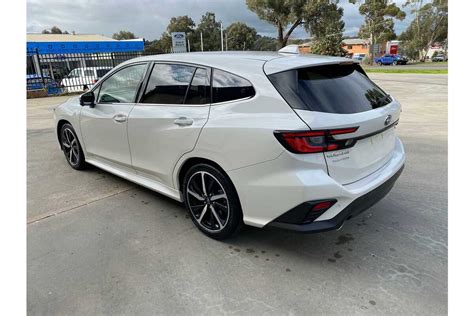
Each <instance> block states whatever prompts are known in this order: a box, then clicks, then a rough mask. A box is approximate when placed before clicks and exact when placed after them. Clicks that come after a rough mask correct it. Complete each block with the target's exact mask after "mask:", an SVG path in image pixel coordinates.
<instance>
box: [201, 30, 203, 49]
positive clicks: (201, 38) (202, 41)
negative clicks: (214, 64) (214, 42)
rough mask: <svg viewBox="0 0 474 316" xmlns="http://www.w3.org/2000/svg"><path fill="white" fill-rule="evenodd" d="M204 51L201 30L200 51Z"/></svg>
mask: <svg viewBox="0 0 474 316" xmlns="http://www.w3.org/2000/svg"><path fill="white" fill-rule="evenodd" d="M203 51H204V42H203V41H202V32H201V52H203Z"/></svg>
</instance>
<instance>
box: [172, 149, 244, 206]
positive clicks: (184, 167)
mask: <svg viewBox="0 0 474 316" xmlns="http://www.w3.org/2000/svg"><path fill="white" fill-rule="evenodd" d="M200 163H204V164H208V165H211V166H213V167H215V168H216V169H217V170H219V171H220V172H222V174H223V175H224V176H225V177H227V179H229V182H230V184H231V185H232V187H233V189H234V191H235V193H236V194H237V198H238V200H239V204H240V205H242V204H241V202H240V196H239V191H238V190H237V188H236V187H235V184H234V181H232V179H231V177H230V176H229V174H228V173H227V172H226V171H225V170H224V168H222V167H221V166H220V165H219V164H218V163H217V162H215V161H214V160H211V159H208V158H203V157H189V158H187V159H186V160H185V161H184V162H183V163H181V165H180V166H179V169H178V172H177V179H176V180H177V184H178V191H179V192H181V194H184V193H183V191H182V186H183V181H184V177H185V175H186V172H187V171H188V170H189V169H190V168H191V167H192V166H195V165H197V164H200ZM242 212H244V210H242Z"/></svg>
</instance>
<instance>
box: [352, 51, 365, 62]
mask: <svg viewBox="0 0 474 316" xmlns="http://www.w3.org/2000/svg"><path fill="white" fill-rule="evenodd" d="M365 56H366V54H362V53H356V54H354V55H353V56H352V59H354V60H359V61H362V60H364V58H365Z"/></svg>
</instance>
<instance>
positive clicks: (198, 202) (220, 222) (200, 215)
mask: <svg viewBox="0 0 474 316" xmlns="http://www.w3.org/2000/svg"><path fill="white" fill-rule="evenodd" d="M186 195H187V196H186V197H187V199H186V200H187V203H188V206H189V209H190V211H191V214H192V216H193V217H194V219H195V220H196V222H197V223H198V224H199V225H200V226H201V227H202V228H204V229H205V230H207V231H209V232H213V233H215V232H219V231H221V230H222V229H224V227H225V226H226V225H227V223H228V222H229V214H230V212H229V211H230V210H229V200H228V198H227V194H226V192H225V190H224V188H223V186H222V184H221V183H220V182H219V181H218V180H217V178H216V177H214V176H213V175H211V174H210V173H208V172H205V171H198V172H196V173H194V174H193V175H192V176H191V177H190V178H189V181H188V183H187V186H186Z"/></svg>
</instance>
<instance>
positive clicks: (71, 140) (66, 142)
mask: <svg viewBox="0 0 474 316" xmlns="http://www.w3.org/2000/svg"><path fill="white" fill-rule="evenodd" d="M61 138H62V139H61V143H62V146H63V150H64V155H65V156H66V159H67V160H68V162H69V163H70V164H71V165H73V166H75V165H77V164H78V163H79V143H78V141H77V138H76V136H75V134H74V132H73V131H72V130H71V129H69V128H65V129H64V130H63V132H62V137H61Z"/></svg>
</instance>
